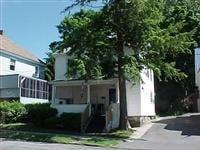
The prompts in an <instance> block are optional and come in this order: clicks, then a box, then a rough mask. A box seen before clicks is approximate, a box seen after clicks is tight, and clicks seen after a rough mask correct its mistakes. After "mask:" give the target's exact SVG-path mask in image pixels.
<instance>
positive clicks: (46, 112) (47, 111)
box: [26, 104, 57, 127]
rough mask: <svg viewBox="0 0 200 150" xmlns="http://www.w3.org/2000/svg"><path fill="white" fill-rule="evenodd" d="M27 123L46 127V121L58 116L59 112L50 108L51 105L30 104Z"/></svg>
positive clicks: (27, 106)
mask: <svg viewBox="0 0 200 150" xmlns="http://www.w3.org/2000/svg"><path fill="white" fill-rule="evenodd" d="M26 109H27V113H28V114H27V122H31V123H33V124H34V125H35V126H38V127H44V126H45V120H46V119H48V118H51V117H55V116H56V115H57V110H56V109H54V108H51V107H50V104H28V105H26Z"/></svg>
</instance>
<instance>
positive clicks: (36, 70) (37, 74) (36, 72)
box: [35, 66, 39, 77]
mask: <svg viewBox="0 0 200 150" xmlns="http://www.w3.org/2000/svg"><path fill="white" fill-rule="evenodd" d="M35 76H36V77H39V66H35Z"/></svg>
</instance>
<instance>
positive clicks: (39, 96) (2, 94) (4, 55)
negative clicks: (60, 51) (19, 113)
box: [0, 30, 48, 103]
mask: <svg viewBox="0 0 200 150" xmlns="http://www.w3.org/2000/svg"><path fill="white" fill-rule="evenodd" d="M43 79H44V64H43V63H42V61H40V60H39V59H38V58H37V57H35V56H34V55H33V54H31V53H30V52H28V51H27V50H25V49H23V48H21V47H20V46H18V45H16V44H15V43H13V42H12V41H11V40H10V39H8V38H7V37H6V36H5V35H4V33H3V30H0V100H13V99H16V100H20V102H22V103H36V102H48V83H47V81H45V80H43Z"/></svg>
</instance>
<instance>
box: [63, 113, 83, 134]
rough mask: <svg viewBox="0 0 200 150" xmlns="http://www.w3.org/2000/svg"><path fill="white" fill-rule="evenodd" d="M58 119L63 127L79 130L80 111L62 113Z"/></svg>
mask: <svg viewBox="0 0 200 150" xmlns="http://www.w3.org/2000/svg"><path fill="white" fill-rule="evenodd" d="M60 120H61V124H62V126H63V128H64V129H67V130H76V131H80V130H81V113H62V114H61V115H60Z"/></svg>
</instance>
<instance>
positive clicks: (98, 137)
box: [0, 123, 133, 147]
mask: <svg viewBox="0 0 200 150" xmlns="http://www.w3.org/2000/svg"><path fill="white" fill-rule="evenodd" d="M0 130H1V131H0V138H8V139H17V140H25V141H35V142H48V143H62V144H75V143H76V144H84V145H92V146H101V147H108V146H114V145H117V144H118V142H119V140H121V139H124V138H129V137H130V135H131V134H132V133H133V131H132V130H127V131H123V130H116V131H113V132H111V133H106V134H95V135H77V133H76V134H69V133H67V132H66V131H63V130H48V129H42V128H37V127H34V126H33V125H31V124H24V123H13V124H4V125H0ZM61 133H62V134H61Z"/></svg>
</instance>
